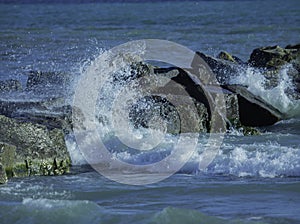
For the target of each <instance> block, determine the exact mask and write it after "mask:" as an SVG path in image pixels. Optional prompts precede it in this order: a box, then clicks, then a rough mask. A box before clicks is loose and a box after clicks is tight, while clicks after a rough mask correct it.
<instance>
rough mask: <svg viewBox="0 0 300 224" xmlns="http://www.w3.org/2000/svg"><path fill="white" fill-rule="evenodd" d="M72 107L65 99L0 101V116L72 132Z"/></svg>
mask: <svg viewBox="0 0 300 224" xmlns="http://www.w3.org/2000/svg"><path fill="white" fill-rule="evenodd" d="M71 110H72V108H71V106H70V105H64V99H63V98H50V99H43V100H40V101H17V100H16V101H9V100H1V99H0V114H2V115H5V116H7V117H11V118H15V119H17V120H18V121H24V122H31V123H35V124H42V125H45V126H46V127H47V128H50V129H53V128H59V129H63V130H64V131H66V132H69V131H70V130H71Z"/></svg>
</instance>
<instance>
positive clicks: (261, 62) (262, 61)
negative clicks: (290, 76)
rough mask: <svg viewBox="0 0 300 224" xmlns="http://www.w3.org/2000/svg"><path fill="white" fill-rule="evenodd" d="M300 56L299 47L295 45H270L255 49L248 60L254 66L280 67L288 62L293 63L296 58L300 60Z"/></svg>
mask: <svg viewBox="0 0 300 224" xmlns="http://www.w3.org/2000/svg"><path fill="white" fill-rule="evenodd" d="M299 58H300V49H299V48H296V47H293V46H287V48H281V47H279V46H269V47H262V48H257V49H254V50H253V52H252V54H251V55H250V59H249V61H248V62H249V64H251V65H252V66H254V67H260V68H267V69H279V68H280V67H281V66H283V65H285V64H287V63H292V62H293V61H295V60H296V61H297V60H298V61H299Z"/></svg>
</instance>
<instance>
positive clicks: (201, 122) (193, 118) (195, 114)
mask: <svg viewBox="0 0 300 224" xmlns="http://www.w3.org/2000/svg"><path fill="white" fill-rule="evenodd" d="M129 117H130V120H131V122H132V123H133V124H134V125H135V126H136V127H144V128H148V127H151V128H154V129H160V128H163V127H162V125H161V123H162V121H161V120H164V123H165V124H166V130H161V131H166V132H168V133H172V134H179V133H187V132H204V133H206V132H207V131H208V112H207V108H206V107H205V106H204V104H202V103H200V102H196V101H195V100H193V99H191V98H187V97H186V96H182V95H171V96H168V99H166V98H165V95H162V96H159V95H156V96H151V97H144V98H142V99H140V101H138V102H137V104H135V105H133V107H132V108H131V110H130V114H129ZM155 121H157V122H158V123H157V122H156V123H155ZM151 122H152V123H153V124H151Z"/></svg>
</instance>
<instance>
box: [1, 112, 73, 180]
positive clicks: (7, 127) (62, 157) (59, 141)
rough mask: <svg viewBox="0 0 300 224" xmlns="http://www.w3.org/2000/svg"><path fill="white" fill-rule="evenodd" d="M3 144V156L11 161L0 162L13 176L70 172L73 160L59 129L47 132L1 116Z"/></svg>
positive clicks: (33, 125)
mask: <svg viewBox="0 0 300 224" xmlns="http://www.w3.org/2000/svg"><path fill="white" fill-rule="evenodd" d="M0 142H4V143H5V144H4V145H5V150H3V151H2V152H1V157H2V158H3V157H4V156H5V158H9V160H5V161H4V160H2V161H0V162H2V165H3V166H5V170H6V173H7V174H10V175H11V176H13V177H24V176H29V175H60V174H64V173H66V172H68V171H69V168H70V164H71V159H70V155H69V153H68V150H67V148H66V145H65V140H64V134H63V132H62V130H60V129H53V130H48V129H47V128H46V126H42V125H37V124H32V123H26V122H18V121H17V120H14V119H12V118H8V117H5V116H3V115H0ZM8 145H12V146H8ZM14 147H15V152H16V153H15V156H13V155H14V153H13V149H14ZM8 155H9V156H8ZM13 157H14V158H13ZM12 161H13V162H12Z"/></svg>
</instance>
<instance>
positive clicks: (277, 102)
mask: <svg viewBox="0 0 300 224" xmlns="http://www.w3.org/2000/svg"><path fill="white" fill-rule="evenodd" d="M291 69H293V68H292V66H291V65H288V66H285V67H283V68H282V69H281V70H280V71H279V74H278V76H279V82H278V85H277V86H275V87H272V88H267V87H266V85H265V84H266V82H268V80H267V78H266V77H265V76H264V75H262V71H261V70H259V69H255V68H252V67H248V68H247V69H242V70H241V73H240V75H239V76H236V77H232V78H231V80H230V82H231V84H240V85H244V86H247V87H248V90H249V91H250V92H251V93H253V94H254V95H256V96H259V97H261V98H262V99H263V100H265V101H266V102H268V103H269V104H271V105H272V106H273V107H275V108H276V109H278V110H279V111H280V112H281V113H283V114H284V116H285V118H287V119H288V118H292V117H299V116H300V100H298V99H294V98H293V97H292V96H290V95H289V94H288V93H287V92H288V91H293V90H294V86H293V83H292V80H291V77H290V76H289V75H288V72H289V70H291ZM294 94H297V93H294Z"/></svg>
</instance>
